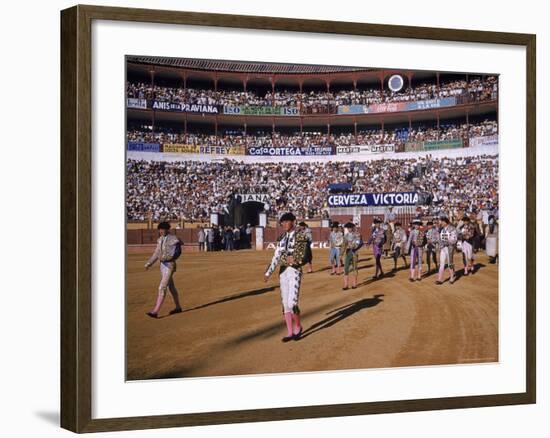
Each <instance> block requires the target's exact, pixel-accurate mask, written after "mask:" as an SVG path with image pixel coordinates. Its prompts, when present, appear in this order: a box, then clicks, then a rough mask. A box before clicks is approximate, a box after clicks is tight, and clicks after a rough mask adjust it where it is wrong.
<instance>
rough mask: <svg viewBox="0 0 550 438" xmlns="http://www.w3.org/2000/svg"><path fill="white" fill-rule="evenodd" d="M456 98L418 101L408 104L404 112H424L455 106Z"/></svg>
mask: <svg viewBox="0 0 550 438" xmlns="http://www.w3.org/2000/svg"><path fill="white" fill-rule="evenodd" d="M455 105H456V97H444V98H442V99H429V100H419V101H416V102H408V103H407V108H406V109H405V111H414V110H425V109H432V108H443V107H446V106H455Z"/></svg>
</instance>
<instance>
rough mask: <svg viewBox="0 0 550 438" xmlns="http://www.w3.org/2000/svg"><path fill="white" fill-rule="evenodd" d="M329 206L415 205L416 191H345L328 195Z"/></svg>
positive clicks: (416, 201)
mask: <svg viewBox="0 0 550 438" xmlns="http://www.w3.org/2000/svg"><path fill="white" fill-rule="evenodd" d="M327 202H328V206H329V207H380V206H399V205H416V204H417V203H418V194H417V193H416V192H388V193H358V194H354V193H346V194H339V195H329V197H328V200H327Z"/></svg>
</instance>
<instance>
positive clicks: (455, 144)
mask: <svg viewBox="0 0 550 438" xmlns="http://www.w3.org/2000/svg"><path fill="white" fill-rule="evenodd" d="M463 146H464V142H463V141H462V139H461V138H459V139H455V140H439V141H425V142H424V150H425V151H438V150H440V149H456V148H461V147H463Z"/></svg>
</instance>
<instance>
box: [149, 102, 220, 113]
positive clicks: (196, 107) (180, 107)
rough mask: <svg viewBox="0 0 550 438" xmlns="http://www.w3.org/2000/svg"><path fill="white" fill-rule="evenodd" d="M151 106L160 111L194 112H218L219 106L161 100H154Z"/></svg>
mask: <svg viewBox="0 0 550 438" xmlns="http://www.w3.org/2000/svg"><path fill="white" fill-rule="evenodd" d="M151 108H152V109H154V110H160V111H174V112H181V113H196V114H219V113H220V112H221V107H218V106H216V105H202V104H194V103H179V102H161V101H158V100H154V101H152V103H151Z"/></svg>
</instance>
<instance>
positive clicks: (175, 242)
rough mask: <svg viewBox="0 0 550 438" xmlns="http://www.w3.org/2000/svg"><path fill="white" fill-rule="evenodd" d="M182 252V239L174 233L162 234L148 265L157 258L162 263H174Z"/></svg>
mask: <svg viewBox="0 0 550 438" xmlns="http://www.w3.org/2000/svg"><path fill="white" fill-rule="evenodd" d="M179 253H181V241H180V240H179V239H178V238H177V237H176V236H174V235H173V234H168V235H166V236H161V237H159V238H158V240H157V247H156V248H155V252H154V253H153V255H152V256H151V258H150V259H149V260H148V261H147V263H146V266H152V265H153V264H154V263H155V262H156V261H157V260H159V261H160V262H161V263H174V265H175V264H176V259H177V257H178V256H179Z"/></svg>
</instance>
